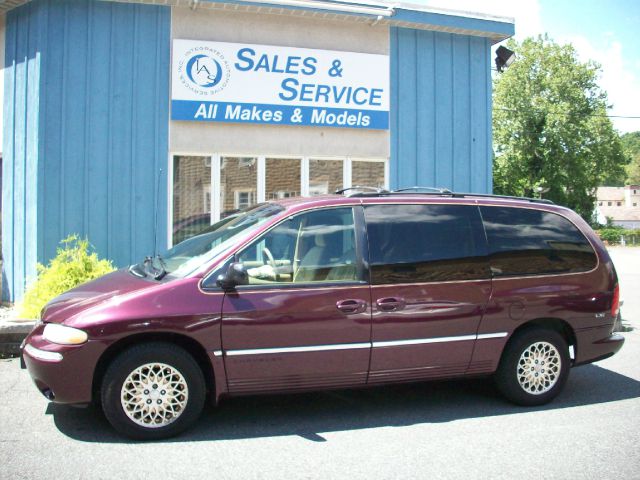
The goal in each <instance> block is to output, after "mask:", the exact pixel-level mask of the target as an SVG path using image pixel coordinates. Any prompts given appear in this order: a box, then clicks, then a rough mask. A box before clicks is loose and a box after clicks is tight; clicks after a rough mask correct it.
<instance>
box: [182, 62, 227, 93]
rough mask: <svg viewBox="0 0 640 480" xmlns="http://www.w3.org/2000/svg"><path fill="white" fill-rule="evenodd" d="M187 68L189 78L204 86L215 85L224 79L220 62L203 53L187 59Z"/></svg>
mask: <svg viewBox="0 0 640 480" xmlns="http://www.w3.org/2000/svg"><path fill="white" fill-rule="evenodd" d="M185 70H186V73H187V76H188V77H189V80H191V81H192V82H193V83H195V84H196V85H198V86H200V87H202V88H211V87H215V86H216V85H218V84H219V83H220V81H221V80H222V66H221V65H220V62H218V61H217V60H215V59H213V58H211V57H209V56H208V55H203V54H201V53H199V54H198V55H194V56H193V57H191V58H190V59H189V60H188V61H187V66H186V69H185Z"/></svg>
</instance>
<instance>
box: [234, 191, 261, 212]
mask: <svg viewBox="0 0 640 480" xmlns="http://www.w3.org/2000/svg"><path fill="white" fill-rule="evenodd" d="M233 196H234V198H233V206H234V208H235V210H244V209H245V208H249V207H250V206H251V205H254V204H255V203H256V192H254V191H253V190H245V191H242V190H235V191H234V192H233Z"/></svg>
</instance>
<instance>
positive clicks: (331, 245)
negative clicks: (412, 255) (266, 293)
mask: <svg viewBox="0 0 640 480" xmlns="http://www.w3.org/2000/svg"><path fill="white" fill-rule="evenodd" d="M356 258H357V257H356V242H355V228H354V222H353V210H352V209H351V208H334V209H327V210H318V211H314V212H309V213H304V214H300V215H297V216H294V217H291V218H289V219H287V220H285V221H284V222H282V223H281V224H279V225H278V226H276V227H275V228H273V229H271V230H270V231H269V232H267V233H266V234H265V235H263V236H262V237H261V238H259V239H258V240H256V241H255V242H254V243H253V244H252V245H251V246H249V247H248V248H247V249H245V250H244V251H243V252H242V253H241V254H240V255H238V261H240V262H242V263H243V264H244V266H245V268H246V269H247V272H248V274H249V284H250V285H268V284H273V283H308V282H341V281H354V280H357V279H358V271H357V261H356Z"/></svg>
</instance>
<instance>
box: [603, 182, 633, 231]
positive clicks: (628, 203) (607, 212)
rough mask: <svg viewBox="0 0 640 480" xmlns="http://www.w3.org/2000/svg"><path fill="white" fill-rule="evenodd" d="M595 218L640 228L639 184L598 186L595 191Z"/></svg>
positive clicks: (622, 225)
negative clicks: (608, 218) (609, 219)
mask: <svg viewBox="0 0 640 480" xmlns="http://www.w3.org/2000/svg"><path fill="white" fill-rule="evenodd" d="M596 196H597V200H596V219H597V220H598V222H599V223H602V224H605V223H607V217H610V218H611V219H612V220H613V223H614V225H620V226H621V227H624V228H632V229H636V228H640V185H627V186H626V187H599V188H598V191H597V193H596Z"/></svg>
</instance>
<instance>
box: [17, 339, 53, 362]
mask: <svg viewBox="0 0 640 480" xmlns="http://www.w3.org/2000/svg"><path fill="white" fill-rule="evenodd" d="M24 351H25V353H27V354H28V355H29V356H30V357H33V358H36V359H38V360H46V361H47V362H59V361H61V360H62V354H61V353H58V352H47V351H46V350H40V349H39V348H35V347H32V346H31V345H30V344H28V343H27V345H25V347H24Z"/></svg>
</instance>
